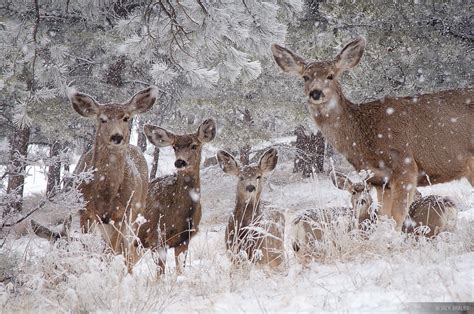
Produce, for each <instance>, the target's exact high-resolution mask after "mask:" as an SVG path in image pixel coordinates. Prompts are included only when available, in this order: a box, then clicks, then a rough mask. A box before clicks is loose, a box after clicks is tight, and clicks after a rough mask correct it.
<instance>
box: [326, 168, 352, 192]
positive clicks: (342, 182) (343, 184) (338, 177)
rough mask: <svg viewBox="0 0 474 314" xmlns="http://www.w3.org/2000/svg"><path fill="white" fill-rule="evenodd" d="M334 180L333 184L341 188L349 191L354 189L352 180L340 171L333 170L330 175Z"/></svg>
mask: <svg viewBox="0 0 474 314" xmlns="http://www.w3.org/2000/svg"><path fill="white" fill-rule="evenodd" d="M329 176H330V177H331V180H332V184H334V186H335V187H336V188H338V189H339V190H346V191H349V190H350V189H352V181H351V179H349V178H348V177H346V176H345V175H343V174H342V173H338V172H331V174H330V175H329Z"/></svg>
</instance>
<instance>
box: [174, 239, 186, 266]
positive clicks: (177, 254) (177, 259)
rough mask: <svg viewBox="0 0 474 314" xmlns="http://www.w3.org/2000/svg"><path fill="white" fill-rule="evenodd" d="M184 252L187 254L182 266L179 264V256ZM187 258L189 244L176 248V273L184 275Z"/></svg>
mask: <svg viewBox="0 0 474 314" xmlns="http://www.w3.org/2000/svg"><path fill="white" fill-rule="evenodd" d="M183 252H184V253H185V254H184V261H183V263H182V264H181V263H180V262H179V255H180V254H181V253H183ZM187 256H188V245H187V244H185V243H183V244H181V245H179V246H177V247H175V248H174V259H175V262H176V272H177V273H178V274H182V273H183V268H184V266H185V265H186V257H187Z"/></svg>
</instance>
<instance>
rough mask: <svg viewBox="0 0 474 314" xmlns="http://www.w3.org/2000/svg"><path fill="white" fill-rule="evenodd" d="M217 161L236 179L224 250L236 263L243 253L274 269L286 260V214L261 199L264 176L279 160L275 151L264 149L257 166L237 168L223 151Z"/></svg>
mask: <svg viewBox="0 0 474 314" xmlns="http://www.w3.org/2000/svg"><path fill="white" fill-rule="evenodd" d="M217 160H218V162H219V165H220V167H221V168H222V170H223V171H224V172H225V173H228V174H231V175H233V176H236V177H238V178H239V181H238V184H237V198H236V204H235V208H234V212H233V213H232V215H231V216H230V218H229V222H228V225H227V228H226V231H225V241H226V247H227V251H228V252H230V254H231V257H232V260H233V262H234V263H236V262H237V261H238V260H239V258H238V257H239V256H241V254H242V253H245V255H246V258H247V259H248V260H249V261H251V262H256V263H260V264H266V265H269V266H270V267H272V268H277V267H279V266H280V265H282V264H283V262H284V261H285V252H284V230H285V216H284V215H283V214H282V213H281V212H279V211H277V210H275V209H271V208H269V207H266V208H262V207H263V206H262V204H261V201H260V198H261V194H262V188H263V186H264V185H265V181H266V177H267V175H268V174H269V173H270V172H271V171H272V170H273V169H274V168H275V166H276V164H277V161H278V154H277V150H276V149H274V148H271V149H269V150H267V151H266V152H265V153H264V154H263V155H262V157H260V161H259V162H258V164H257V165H254V166H244V167H240V166H239V164H238V162H237V161H236V160H235V158H234V157H233V156H232V155H230V154H229V153H227V152H225V151H222V150H221V151H219V152H218V153H217Z"/></svg>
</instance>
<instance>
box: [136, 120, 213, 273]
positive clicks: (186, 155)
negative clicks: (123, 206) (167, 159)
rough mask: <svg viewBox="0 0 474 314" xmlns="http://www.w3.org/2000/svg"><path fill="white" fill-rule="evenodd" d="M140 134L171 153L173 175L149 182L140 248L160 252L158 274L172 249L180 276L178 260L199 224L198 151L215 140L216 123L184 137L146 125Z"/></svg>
mask: <svg viewBox="0 0 474 314" xmlns="http://www.w3.org/2000/svg"><path fill="white" fill-rule="evenodd" d="M144 131H145V135H146V136H147V138H148V140H149V141H150V142H151V143H152V144H153V145H155V146H158V147H166V146H171V147H172V148H173V149H174V152H175V155H176V161H175V163H174V165H175V167H176V169H177V173H176V174H174V175H171V176H165V177H161V178H156V179H155V180H153V181H152V182H150V187H149V189H148V198H147V207H146V211H145V215H144V216H145V219H146V223H145V224H144V225H143V226H141V227H140V231H139V237H140V240H141V241H142V245H143V246H144V247H148V248H151V249H152V250H153V251H158V250H159V251H161V252H160V258H159V259H158V261H157V262H158V266H159V268H160V269H159V270H160V272H164V267H165V263H166V259H165V257H166V254H164V253H165V252H166V248H174V253H175V259H176V269H177V271H178V272H181V263H180V262H179V258H178V257H179V255H180V254H181V253H183V252H184V253H186V252H187V250H188V245H189V241H190V240H191V238H192V237H193V236H194V235H195V234H196V232H198V227H199V222H200V221H201V201H200V193H201V181H200V165H201V150H202V146H203V145H204V144H206V143H209V142H210V141H212V140H213V139H214V137H215V136H216V123H215V122H214V120H212V119H207V120H205V121H204V122H203V123H202V124H201V125H200V126H199V128H198V129H197V131H196V132H195V133H191V134H184V135H177V134H174V133H172V132H170V131H167V130H165V129H163V128H160V127H158V126H154V125H150V124H147V125H145V127H144ZM163 255H165V256H163ZM184 262H186V255H185V260H184Z"/></svg>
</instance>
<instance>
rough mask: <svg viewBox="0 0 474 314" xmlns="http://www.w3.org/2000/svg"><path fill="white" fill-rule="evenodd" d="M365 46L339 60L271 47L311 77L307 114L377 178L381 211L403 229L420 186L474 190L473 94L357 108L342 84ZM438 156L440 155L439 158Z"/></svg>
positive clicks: (283, 62) (281, 61)
mask: <svg viewBox="0 0 474 314" xmlns="http://www.w3.org/2000/svg"><path fill="white" fill-rule="evenodd" d="M365 44H366V41H365V39H364V38H362V37H359V38H357V39H356V40H354V41H352V42H351V43H349V44H348V45H347V46H345V47H344V48H343V49H342V51H341V52H340V53H339V54H338V55H337V56H336V58H335V59H334V60H330V61H321V62H318V61H313V60H307V59H304V58H302V57H300V56H298V55H296V54H295V53H293V52H291V51H290V50H288V49H286V48H283V47H281V46H278V45H276V44H274V45H272V52H273V56H274V58H275V60H276V63H277V64H278V65H279V66H280V67H281V68H282V69H283V70H284V71H285V72H289V73H292V74H297V75H299V76H301V77H302V78H303V79H304V92H305V94H306V95H307V96H308V104H307V105H308V109H309V111H310V113H311V115H312V117H313V119H314V121H315V122H316V124H317V125H318V127H319V129H320V130H321V132H322V133H323V135H324V136H325V137H326V138H327V139H328V141H329V142H330V143H331V145H333V146H334V147H335V148H336V149H337V150H338V151H339V152H340V153H341V154H343V155H344V156H345V157H346V159H347V160H348V161H349V162H350V163H351V164H352V165H353V166H354V167H355V168H356V169H357V170H358V171H360V170H362V169H370V170H371V171H372V172H374V173H375V176H374V177H373V178H371V180H370V182H371V183H372V184H373V185H374V186H376V188H377V195H378V199H379V202H383V205H382V210H381V214H383V215H388V216H392V217H393V218H394V219H395V221H396V222H397V230H401V227H402V224H403V221H404V219H405V216H406V215H407V213H408V207H409V206H410V204H411V203H412V201H413V197H414V194H415V190H416V186H417V184H418V185H419V186H424V185H427V184H430V183H441V182H447V181H451V180H453V179H457V178H460V177H463V176H466V177H467V178H468V180H469V182H470V183H471V185H474V156H473V152H474V142H473V141H472V140H471V141H469V140H466V139H468V138H472V134H473V133H474V124H473V123H472V121H473V120H474V107H473V103H472V99H473V97H474V93H473V91H474V89H473V88H472V87H466V88H461V89H453V90H446V91H440V92H436V93H431V94H424V95H418V96H415V97H386V98H383V99H380V100H375V101H372V102H369V103H364V104H353V103H352V102H350V101H349V100H348V99H347V98H346V97H345V96H344V95H343V93H342V89H341V86H340V84H339V82H338V79H339V77H340V76H341V74H342V73H343V72H344V71H347V70H349V69H351V68H353V67H354V66H356V65H357V64H358V63H359V61H360V59H361V57H362V54H363V52H364V49H365ZM433 152H436V153H433Z"/></svg>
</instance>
